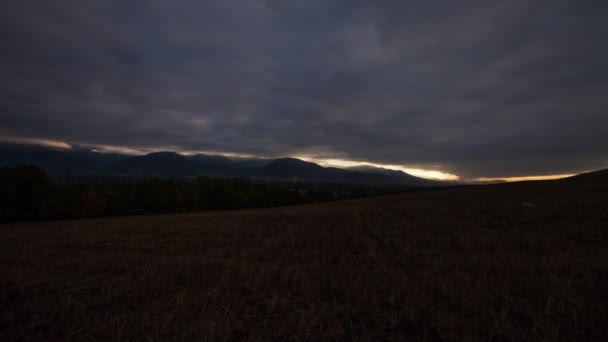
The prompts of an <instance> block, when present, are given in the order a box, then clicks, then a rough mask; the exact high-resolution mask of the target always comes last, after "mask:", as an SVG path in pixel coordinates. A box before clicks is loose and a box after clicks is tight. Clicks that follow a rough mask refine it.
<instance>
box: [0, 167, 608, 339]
mask: <svg viewBox="0 0 608 342" xmlns="http://www.w3.org/2000/svg"><path fill="white" fill-rule="evenodd" d="M606 191H608V178H607V177H590V178H582V179H569V180H560V181H540V182H523V183H509V184H500V185H491V186H473V187H454V188H444V189H436V190H431V191H421V192H410V193H404V194H397V195H385V196H379V197H373V198H365V199H358V200H347V201H338V202H331V203H322V204H308V205H302V206H295V207H279V208H267V209H248V210H236V211H217V212H200V213H184V214H165V215H149V216H147V215H142V216H129V217H105V218H88V219H77V220H61V221H48V222H20V223H10V224H2V225H0V241H1V246H2V248H1V249H0V250H1V252H0V253H1V254H0V265H1V269H0V274H2V277H3V279H4V281H3V282H2V285H1V287H0V293H1V296H0V298H1V302H0V304H2V307H3V308H4V311H5V314H4V315H3V316H2V319H1V321H0V337H2V339H3V340H6V341H9V340H66V339H68V340H73V339H78V340H84V339H86V340H148V341H161V340H162V341H166V340H176V341H181V340H283V339H287V340H335V339H359V340H404V339H416V340H427V341H441V340H470V341H485V340H496V341H503V340H522V339H534V340H564V341H565V340H570V341H571V340H597V341H599V340H603V339H605V338H606V337H607V336H608V330H607V329H608V328H606V326H605V324H604V323H605V322H606V321H607V320H608V312H607V310H608V309H606V305H605V304H606V303H608V284H607V283H606V279H608V264H607V263H606V260H608V239H607V237H608V235H607V232H606V229H605V228H606V222H608V213H607V212H606V211H605V208H606V205H607V200H606V198H605V196H604V195H605V193H606Z"/></svg>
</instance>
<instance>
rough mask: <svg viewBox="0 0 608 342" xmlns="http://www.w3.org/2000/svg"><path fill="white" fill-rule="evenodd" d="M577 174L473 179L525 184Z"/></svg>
mask: <svg viewBox="0 0 608 342" xmlns="http://www.w3.org/2000/svg"><path fill="white" fill-rule="evenodd" d="M576 175H577V174H561V175H542V176H519V177H503V178H501V177H492V178H488V177H480V178H474V179H471V181H472V182H495V181H505V182H523V181H537V180H555V179H562V178H568V177H572V176H576Z"/></svg>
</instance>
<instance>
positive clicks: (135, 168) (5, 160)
mask: <svg viewBox="0 0 608 342" xmlns="http://www.w3.org/2000/svg"><path fill="white" fill-rule="evenodd" d="M16 164H34V165H37V166H39V167H41V168H42V169H44V170H45V171H46V172H47V173H48V174H49V175H52V176H56V177H63V176H67V177H77V176H91V175H93V176H96V175H98V176H131V177H150V176H159V177H197V176H209V177H246V178H251V179H256V180H263V181H289V182H292V181H293V182H312V183H315V182H318V183H323V182H331V183H356V184H386V185H389V184H395V185H407V186H441V185H449V184H451V183H446V182H440V181H435V180H429V179H424V178H420V177H415V176H412V175H410V174H407V173H405V172H403V171H397V170H388V169H382V168H376V167H371V166H369V167H367V166H366V167H359V168H350V169H340V168H334V167H323V166H321V165H318V164H315V163H311V162H308V161H304V160H300V159H295V158H278V159H269V158H230V157H226V156H223V155H207V154H195V155H182V154H179V153H175V152H154V153H149V154H146V155H136V156H134V155H126V154H117V153H101V152H97V151H95V150H93V149H90V148H73V149H58V148H51V147H46V146H38V145H16V144H8V143H4V144H0V166H12V165H16Z"/></svg>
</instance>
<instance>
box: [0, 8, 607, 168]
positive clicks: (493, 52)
mask: <svg viewBox="0 0 608 342" xmlns="http://www.w3.org/2000/svg"><path fill="white" fill-rule="evenodd" d="M3 7H5V8H3V9H2V11H0V13H1V14H0V51H3V53H2V54H1V55H0V60H1V63H0V74H1V75H2V77H0V135H10V136H22V137H24V138H36V139H54V140H62V141H68V142H75V143H80V144H100V145H116V146H126V147H131V148H173V149H178V150H206V151H224V152H233V153H243V154H253V155H267V156H281V155H303V156H304V155H305V156H310V157H313V158H318V159H323V158H326V159H342V160H355V161H368V162H372V163H379V164H399V165H405V166H408V167H412V168H420V169H435V170H441V171H445V172H450V173H454V174H458V175H460V176H462V177H463V178H475V177H509V176H523V175H532V174H560V173H573V172H579V171H582V170H589V169H596V168H601V167H608V128H607V127H608V96H606V90H607V89H608V40H607V39H606V37H607V36H608V24H607V23H606V21H605V18H606V17H608V4H606V2H605V1H595V0H569V1H566V0H538V1H529V0H511V1H487V0H486V1H458V2H456V1H398V0H384V1H382V0H379V1H362V0H348V1H347V0H334V1H327V0H311V1H296V0H265V1H253V0H252V1H236V0H209V1H195V0H182V1H165V0H132V1H122V0H121V1H118V0H114V1H107V0H106V1H101V0H99V1H95V0H90V1H81V0H60V1H53V2H44V3H41V2H39V1H34V0H22V1H19V2H13V3H11V4H10V6H8V5H4V6H3Z"/></svg>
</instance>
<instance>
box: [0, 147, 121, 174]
mask: <svg viewBox="0 0 608 342" xmlns="http://www.w3.org/2000/svg"><path fill="white" fill-rule="evenodd" d="M124 157H125V156H123V155H119V154H112V153H97V152H94V151H91V150H84V149H71V150H67V149H58V148H49V147H43V146H37V145H17V144H0V166H14V165H17V164H34V165H38V166H39V167H41V168H42V169H44V170H45V171H46V172H47V173H48V174H50V175H70V176H77V175H83V174H96V173H100V172H103V171H104V169H105V168H106V167H108V166H109V165H111V164H113V163H115V162H116V161H118V160H120V159H122V158H124Z"/></svg>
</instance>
